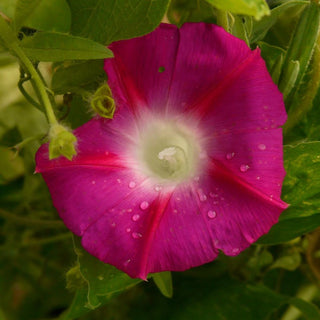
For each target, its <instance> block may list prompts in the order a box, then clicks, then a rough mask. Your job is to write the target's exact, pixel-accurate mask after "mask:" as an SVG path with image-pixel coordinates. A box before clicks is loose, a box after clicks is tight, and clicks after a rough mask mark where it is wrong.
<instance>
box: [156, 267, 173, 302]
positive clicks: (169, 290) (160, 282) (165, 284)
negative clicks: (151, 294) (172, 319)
mask: <svg viewBox="0 0 320 320" xmlns="http://www.w3.org/2000/svg"><path fill="white" fill-rule="evenodd" d="M152 279H153V281H154V283H155V284H156V286H157V287H158V289H159V290H160V292H161V293H162V294H163V295H164V296H165V297H167V298H172V295H173V287H172V277H171V272H170V271H166V272H159V273H154V274H153V275H152Z"/></svg>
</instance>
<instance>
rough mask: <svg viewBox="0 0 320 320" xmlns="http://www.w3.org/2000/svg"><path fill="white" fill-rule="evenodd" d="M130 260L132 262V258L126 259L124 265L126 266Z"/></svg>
mask: <svg viewBox="0 0 320 320" xmlns="http://www.w3.org/2000/svg"><path fill="white" fill-rule="evenodd" d="M130 262H131V259H128V260H127V261H125V262H124V263H123V265H124V266H125V267H126V266H127V265H128V264H129V263H130Z"/></svg>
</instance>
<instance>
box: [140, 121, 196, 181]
mask: <svg viewBox="0 0 320 320" xmlns="http://www.w3.org/2000/svg"><path fill="white" fill-rule="evenodd" d="M189 131H190V130H188V129H187V128H185V127H182V126H180V125H177V124H176V123H173V122H168V121H159V122H156V123H152V124H150V125H148V127H147V128H146V130H144V131H143V132H142V134H141V149H140V152H141V153H140V159H141V161H142V162H143V163H144V165H145V166H146V168H147V171H148V172H147V174H148V175H151V176H153V177H154V178H156V179H157V180H158V181H159V180H166V181H175V182H180V181H182V180H185V179H187V178H188V177H190V176H192V174H193V173H194V170H195V167H196V163H197V160H196V159H197V155H198V153H199V150H198V149H199V148H198V147H197V143H196V141H195V135H194V134H192V133H191V132H189ZM159 182H161V181H159Z"/></svg>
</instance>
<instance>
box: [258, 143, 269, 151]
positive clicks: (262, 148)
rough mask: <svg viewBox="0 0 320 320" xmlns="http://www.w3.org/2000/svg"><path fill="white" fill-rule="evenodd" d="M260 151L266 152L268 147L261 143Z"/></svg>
mask: <svg viewBox="0 0 320 320" xmlns="http://www.w3.org/2000/svg"><path fill="white" fill-rule="evenodd" d="M258 149H259V150H261V151H264V150H266V149H267V147H266V145H265V144H263V143H260V144H259V145H258Z"/></svg>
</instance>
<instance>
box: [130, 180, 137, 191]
mask: <svg viewBox="0 0 320 320" xmlns="http://www.w3.org/2000/svg"><path fill="white" fill-rule="evenodd" d="M135 186H136V183H135V182H134V181H130V182H129V188H130V189H133V188H134V187H135Z"/></svg>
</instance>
